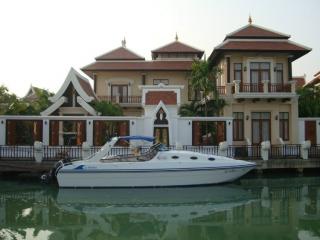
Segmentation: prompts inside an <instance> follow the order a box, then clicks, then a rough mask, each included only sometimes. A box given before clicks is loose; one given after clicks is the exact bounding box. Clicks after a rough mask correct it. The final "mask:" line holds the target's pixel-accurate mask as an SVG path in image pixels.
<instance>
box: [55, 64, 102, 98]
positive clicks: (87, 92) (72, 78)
mask: <svg viewBox="0 0 320 240" xmlns="http://www.w3.org/2000/svg"><path fill="white" fill-rule="evenodd" d="M89 79H90V78H89V77H88V76H87V75H85V74H81V73H80V72H78V71H76V70H75V69H74V68H71V69H70V71H69V73H68V75H67V77H66V79H65V81H64V83H63V84H62V86H61V87H60V89H59V90H58V92H57V93H56V94H55V95H54V96H53V97H51V98H49V100H50V101H51V102H56V101H57V100H58V99H59V98H61V97H62V96H63V94H64V93H65V91H66V90H67V88H68V86H69V84H70V83H72V85H73V87H74V88H75V90H76V91H77V93H78V94H79V96H80V97H82V98H83V99H84V100H85V101H86V102H91V101H92V100H94V99H96V98H97V97H96V95H95V93H94V91H93V90H92V88H91V85H90V83H89ZM92 81H93V80H92Z"/></svg>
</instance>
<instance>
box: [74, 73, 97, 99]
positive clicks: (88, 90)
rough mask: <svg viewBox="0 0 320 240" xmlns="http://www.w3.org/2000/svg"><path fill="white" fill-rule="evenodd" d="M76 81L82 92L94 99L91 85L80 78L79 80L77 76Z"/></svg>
mask: <svg viewBox="0 0 320 240" xmlns="http://www.w3.org/2000/svg"><path fill="white" fill-rule="evenodd" d="M77 79H78V81H79V83H80V85H81V88H82V89H83V91H85V92H86V94H87V95H88V96H90V97H94V98H96V95H95V94H94V91H93V89H92V87H91V85H90V84H89V83H88V82H87V81H85V80H83V79H82V78H80V77H78V76H77Z"/></svg>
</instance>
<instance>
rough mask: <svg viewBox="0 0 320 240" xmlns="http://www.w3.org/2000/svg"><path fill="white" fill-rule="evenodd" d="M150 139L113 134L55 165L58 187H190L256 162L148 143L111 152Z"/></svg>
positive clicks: (239, 172) (233, 175)
mask: <svg viewBox="0 0 320 240" xmlns="http://www.w3.org/2000/svg"><path fill="white" fill-rule="evenodd" d="M119 140H125V141H133V140H139V141H149V142H153V141H154V138H153V137H146V136H123V137H114V138H112V139H111V141H109V142H107V143H106V144H105V145H104V146H103V147H102V148H101V149H100V150H99V151H98V152H96V153H95V154H94V155H93V156H90V157H88V158H86V159H82V160H75V161H65V160H60V161H59V162H58V164H57V165H56V167H55V169H54V171H52V172H53V173H54V175H55V176H56V178H57V181H58V184H59V186H60V187H72V188H73V187H85V188H86V187H88V188H92V187H165V186H192V185H207V184H217V183H224V182H231V181H233V180H235V179H238V178H239V177H241V176H243V175H244V174H246V173H247V172H249V171H250V170H252V169H253V168H255V166H256V164H255V163H251V162H247V161H242V160H235V159H232V158H227V157H222V156H216V155H208V154H203V153H197V152H192V151H183V150H165V149H164V148H163V145H162V144H159V143H157V144H154V145H151V146H150V148H149V149H148V150H147V151H146V152H144V153H139V152H138V151H134V152H133V154H126V155H122V156H119V155H118V156H113V155H110V153H111V149H112V147H113V146H114V145H115V144H116V143H117V142H118V141H119Z"/></svg>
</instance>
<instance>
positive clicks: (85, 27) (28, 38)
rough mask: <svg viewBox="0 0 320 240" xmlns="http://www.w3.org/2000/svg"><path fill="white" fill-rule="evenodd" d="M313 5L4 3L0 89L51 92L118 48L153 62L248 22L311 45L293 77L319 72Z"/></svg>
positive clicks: (174, 0)
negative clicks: (180, 45)
mask: <svg viewBox="0 0 320 240" xmlns="http://www.w3.org/2000/svg"><path fill="white" fill-rule="evenodd" d="M319 9H320V1H319V0H304V1H300V0H268V1H258V0H228V1H227V0H225V1H221V0H156V1H153V0H146V1H144V0H128V1H127V0H117V1H116V0H61V1H60V0H52V1H49V0H28V1H25V0H10V1H1V2H0V31H1V32H0V34H1V35H0V66H1V75H0V84H4V85H5V86H7V87H8V88H9V90H10V91H11V92H14V93H16V94H17V95H18V96H23V95H24V94H26V92H27V90H28V89H29V87H30V85H31V84H32V85H34V86H37V87H41V88H45V89H49V90H51V91H53V92H56V91H57V90H58V89H59V87H60V86H61V84H62V83H63V81H64V80H65V77H66V76H67V73H68V71H69V69H70V67H75V68H81V67H83V66H85V65H87V64H89V63H91V62H93V61H94V58H95V57H96V56H99V55H101V54H103V53H105V52H107V51H109V50H112V49H114V48H116V47H119V46H120V45H121V40H122V39H123V37H125V38H126V41H127V47H128V48H129V49H131V50H133V51H135V52H136V53H138V54H140V55H142V56H144V57H146V59H150V58H151V53H150V52H151V50H153V49H156V48H158V47H160V46H162V45H165V44H167V43H169V42H172V41H173V40H174V36H175V33H176V32H177V33H178V36H179V40H180V41H182V42H185V43H187V44H190V45H192V46H195V47H197V48H200V49H203V50H205V52H206V55H207V56H209V55H210V53H211V52H212V50H213V48H214V47H215V46H216V45H218V44H219V43H221V41H222V40H223V39H224V37H225V35H226V34H227V33H230V32H232V31H234V30H236V29H238V28H240V27H242V26H244V25H246V24H247V23H248V16H249V14H251V15H252V19H253V23H254V24H257V25H260V26H264V27H267V28H271V29H273V30H276V31H279V32H283V33H286V34H290V35H291V36H292V37H291V40H293V41H296V42H298V43H300V44H303V45H306V46H308V47H311V48H312V49H313V50H312V52H311V53H309V54H307V55H305V56H304V57H302V58H300V59H298V60H297V61H295V62H294V64H293V74H294V75H303V74H307V80H311V79H312V77H313V74H315V73H316V72H317V71H319V70H320V46H319V45H320V31H319V29H320V27H319V24H320V22H319Z"/></svg>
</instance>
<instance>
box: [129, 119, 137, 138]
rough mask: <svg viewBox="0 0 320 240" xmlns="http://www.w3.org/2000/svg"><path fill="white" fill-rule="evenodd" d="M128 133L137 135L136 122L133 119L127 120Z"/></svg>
mask: <svg viewBox="0 0 320 240" xmlns="http://www.w3.org/2000/svg"><path fill="white" fill-rule="evenodd" d="M129 125H130V126H129V133H130V135H131V136H134V135H138V134H137V122H136V121H135V120H130V121H129Z"/></svg>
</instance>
